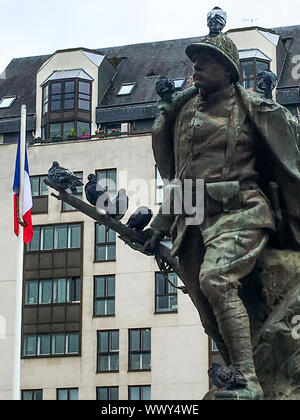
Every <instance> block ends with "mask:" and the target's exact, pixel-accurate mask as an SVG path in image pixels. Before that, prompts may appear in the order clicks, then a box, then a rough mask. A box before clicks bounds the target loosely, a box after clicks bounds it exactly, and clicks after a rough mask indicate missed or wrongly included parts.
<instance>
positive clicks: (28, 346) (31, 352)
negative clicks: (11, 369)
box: [24, 335, 37, 356]
mask: <svg viewBox="0 0 300 420" xmlns="http://www.w3.org/2000/svg"><path fill="white" fill-rule="evenodd" d="M36 344H37V336H36V335H26V336H25V339H24V355H25V356H35V355H36Z"/></svg>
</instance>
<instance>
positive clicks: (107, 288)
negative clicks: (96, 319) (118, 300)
mask: <svg viewBox="0 0 300 420" xmlns="http://www.w3.org/2000/svg"><path fill="white" fill-rule="evenodd" d="M94 282H95V285H94V316H114V315H115V276H98V277H95V279H94Z"/></svg>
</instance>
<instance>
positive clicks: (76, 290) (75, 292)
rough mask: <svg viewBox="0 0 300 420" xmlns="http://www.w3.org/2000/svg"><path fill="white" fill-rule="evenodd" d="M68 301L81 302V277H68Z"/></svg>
mask: <svg viewBox="0 0 300 420" xmlns="http://www.w3.org/2000/svg"><path fill="white" fill-rule="evenodd" d="M67 297H68V299H67V301H68V302H80V300H81V280H80V278H77V277H73V278H71V279H68V283H67Z"/></svg>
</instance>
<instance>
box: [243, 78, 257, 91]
mask: <svg viewBox="0 0 300 420" xmlns="http://www.w3.org/2000/svg"><path fill="white" fill-rule="evenodd" d="M243 86H244V88H245V89H247V90H254V79H253V80H245V81H244V82H243Z"/></svg>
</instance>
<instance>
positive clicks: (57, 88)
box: [52, 82, 61, 95]
mask: <svg viewBox="0 0 300 420" xmlns="http://www.w3.org/2000/svg"><path fill="white" fill-rule="evenodd" d="M60 93H61V83H60V82H59V83H52V95H57V94H60Z"/></svg>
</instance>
